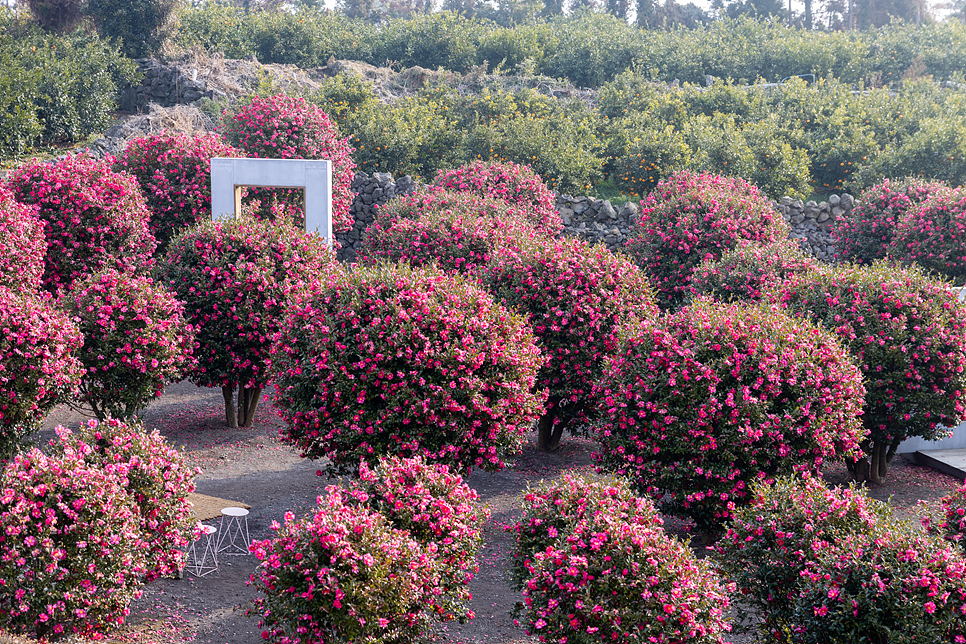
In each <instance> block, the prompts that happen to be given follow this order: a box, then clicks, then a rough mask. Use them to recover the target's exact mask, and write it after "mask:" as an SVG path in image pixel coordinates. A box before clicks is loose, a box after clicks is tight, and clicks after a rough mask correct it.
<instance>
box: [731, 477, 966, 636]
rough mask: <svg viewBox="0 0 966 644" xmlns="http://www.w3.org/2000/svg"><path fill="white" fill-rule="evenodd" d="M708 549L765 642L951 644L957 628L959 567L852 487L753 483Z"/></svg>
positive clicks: (964, 595) (965, 599) (962, 580)
mask: <svg viewBox="0 0 966 644" xmlns="http://www.w3.org/2000/svg"><path fill="white" fill-rule="evenodd" d="M715 550H716V551H717V553H716V554H717V556H716V558H717V560H718V564H719V565H720V566H721V568H722V571H723V573H724V574H725V575H726V576H728V577H730V578H731V579H733V580H734V581H735V583H736V586H737V589H738V590H739V591H740V592H741V593H742V595H743V599H744V601H745V602H746V603H747V604H749V605H750V607H751V608H752V609H753V610H755V613H756V614H757V615H758V619H759V620H760V623H761V626H760V628H761V629H762V630H763V631H765V632H764V633H759V634H760V635H764V636H766V637H768V639H769V640H773V641H783V642H794V643H796V644H797V643H802V644H806V643H808V644H818V643H820V642H821V643H825V642H828V643H832V644H847V643H851V642H855V641H856V637H857V636H859V637H860V638H861V639H862V640H863V641H869V642H893V641H902V642H912V641H916V642H920V641H921V642H956V641H960V640H962V635H961V634H962V633H964V632H966V612H964V611H963V609H962V606H964V605H966V561H964V560H963V558H962V556H961V555H959V554H957V553H956V552H955V551H954V550H953V548H951V547H950V546H949V545H948V544H944V543H943V541H942V540H941V539H939V538H936V537H929V536H927V535H924V534H922V533H921V532H919V531H917V530H914V529H913V528H912V526H910V525H908V524H906V523H903V522H901V521H899V520H897V519H896V518H895V517H894V516H893V515H892V511H891V509H890V508H889V506H888V505H886V504H885V503H882V502H880V501H876V500H874V499H869V498H868V497H867V496H866V495H865V493H864V492H861V491H857V490H854V489H839V490H829V489H826V488H825V487H824V486H823V485H822V484H821V483H820V482H819V481H818V480H815V479H806V480H804V481H799V480H793V479H782V480H779V481H777V482H776V483H775V484H774V485H771V486H765V485H762V486H756V488H755V490H754V500H753V501H752V502H751V504H749V505H748V506H746V507H743V508H738V509H737V510H736V511H735V513H734V516H733V518H732V520H731V522H730V524H729V526H728V531H727V533H726V534H725V536H724V537H723V538H722V539H721V540H720V541H719V542H718V543H717V544H716V546H715ZM957 638H958V639H957Z"/></svg>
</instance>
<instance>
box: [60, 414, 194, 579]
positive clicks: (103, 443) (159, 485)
mask: <svg viewBox="0 0 966 644" xmlns="http://www.w3.org/2000/svg"><path fill="white" fill-rule="evenodd" d="M56 432H57V439H56V440H52V441H51V442H50V448H51V449H50V452H51V453H52V454H55V455H63V456H65V457H71V458H73V457H81V458H83V459H84V461H85V462H86V463H87V464H88V466H90V467H97V468H100V469H103V470H104V471H105V472H107V473H108V474H110V475H112V476H115V477H116V478H117V480H118V481H119V482H120V483H121V486H122V487H123V488H124V490H125V491H126V492H127V494H128V495H129V496H130V503H131V504H132V505H133V506H134V507H135V508H136V509H137V512H136V513H135V515H134V517H135V520H136V521H137V523H138V527H139V529H140V532H141V539H143V540H144V543H145V548H146V555H147V557H146V560H147V566H146V570H145V581H152V580H154V579H157V578H158V577H161V576H163V575H170V574H172V573H175V572H177V571H178V570H180V569H181V567H182V565H183V561H184V555H183V554H182V552H183V551H184V550H186V549H187V546H188V544H189V543H190V539H191V538H192V537H193V532H194V529H195V526H196V525H197V523H198V521H197V519H195V518H194V515H193V514H192V512H191V504H190V503H189V502H188V495H189V494H190V493H192V492H194V490H195V486H194V483H193V482H192V479H193V478H194V475H195V474H196V473H198V472H199V470H196V469H191V468H189V467H188V466H187V465H186V464H185V459H184V455H183V454H182V453H181V452H180V451H178V450H177V449H175V448H174V447H172V446H171V445H169V444H168V443H167V442H166V441H165V440H164V437H163V436H162V435H161V434H160V433H159V432H158V431H157V430H154V431H153V432H150V433H148V432H146V431H144V429H143V428H142V427H140V426H139V425H137V424H127V423H124V422H122V421H119V420H115V419H113V418H109V419H107V420H105V421H101V422H98V421H96V420H89V421H87V422H86V423H83V424H81V425H80V427H78V428H77V429H76V430H73V431H72V430H69V429H67V428H66V427H58V428H57V430H56Z"/></svg>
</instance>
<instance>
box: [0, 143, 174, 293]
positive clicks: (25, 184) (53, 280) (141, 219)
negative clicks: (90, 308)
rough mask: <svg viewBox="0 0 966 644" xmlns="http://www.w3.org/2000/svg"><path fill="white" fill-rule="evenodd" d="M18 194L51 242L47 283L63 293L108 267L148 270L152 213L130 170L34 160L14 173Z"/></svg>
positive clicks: (82, 161)
mask: <svg viewBox="0 0 966 644" xmlns="http://www.w3.org/2000/svg"><path fill="white" fill-rule="evenodd" d="M7 187H8V188H10V190H11V191H12V192H13V195H14V198H15V199H16V200H17V201H19V202H21V203H24V204H27V205H30V206H35V207H36V208H37V211H36V212H37V216H38V217H39V218H40V219H41V220H42V221H43V222H44V235H45V236H46V240H47V255H46V265H45V269H44V277H43V286H44V288H45V289H47V290H49V291H52V292H58V291H60V290H62V289H65V288H69V287H70V285H71V284H72V283H73V282H74V281H75V280H77V279H80V278H82V277H84V276H87V275H90V274H91V273H96V272H97V271H99V270H102V269H105V268H115V269H117V270H119V271H130V272H137V271H144V270H145V269H146V268H150V266H151V255H152V254H153V253H154V249H155V246H156V242H155V239H154V237H153V236H152V235H151V233H150V232H149V231H148V220H149V219H150V216H151V213H150V211H149V210H148V207H147V204H146V203H145V200H144V195H143V194H142V193H141V189H140V188H139V187H138V184H137V180H136V179H134V177H132V176H130V175H128V174H119V173H117V172H114V171H113V170H112V169H111V163H110V162H109V161H99V160H97V159H94V158H91V157H88V156H83V155H81V156H67V157H65V158H63V159H60V160H58V161H56V162H54V163H41V162H40V161H37V160H34V161H32V162H30V163H27V164H25V165H23V166H21V167H19V168H17V169H16V170H14V171H13V173H12V174H11V175H10V178H9V179H8V180H7Z"/></svg>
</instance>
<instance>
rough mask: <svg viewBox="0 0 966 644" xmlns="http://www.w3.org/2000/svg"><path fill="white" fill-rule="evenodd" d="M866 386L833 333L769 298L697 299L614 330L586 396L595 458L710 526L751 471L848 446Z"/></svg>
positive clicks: (738, 502) (757, 475)
mask: <svg viewBox="0 0 966 644" xmlns="http://www.w3.org/2000/svg"><path fill="white" fill-rule="evenodd" d="M862 394H863V388H862V378H861V375H860V372H859V370H858V368H857V367H856V366H855V364H853V362H852V361H851V359H850V357H849V354H848V352H847V351H846V350H845V349H844V348H843V347H842V346H841V345H840V344H839V343H838V342H837V341H836V340H835V337H834V336H833V335H832V334H831V333H829V332H827V331H825V330H823V329H821V328H819V327H817V326H815V325H812V324H811V323H808V322H804V321H797V320H794V319H792V318H790V317H788V316H786V315H784V314H782V313H781V312H779V311H778V310H777V308H776V307H767V306H764V305H761V304H759V305H751V304H747V305H739V304H727V305H725V304H717V303H714V302H710V301H705V300H698V301H696V302H695V303H693V304H691V305H690V306H688V307H686V308H684V309H682V310H681V311H679V312H678V313H676V314H675V315H673V316H671V317H669V318H667V319H666V320H664V321H662V322H660V323H646V324H640V323H638V324H632V325H626V326H624V327H623V328H622V329H621V333H620V346H619V348H618V350H617V352H616V353H615V354H614V355H612V356H610V357H608V358H607V359H606V363H605V366H604V372H603V375H602V377H601V379H600V381H599V385H598V386H597V387H596V388H595V390H594V393H593V395H592V397H593V398H594V399H597V400H599V401H600V402H599V405H600V415H601V419H600V421H599V423H598V424H597V426H595V428H594V429H595V431H596V437H597V439H598V441H599V442H600V448H601V451H600V453H599V454H598V455H597V459H598V462H599V464H600V466H601V467H603V468H605V469H607V470H612V471H616V472H619V473H621V474H626V475H627V476H628V477H630V479H631V481H632V482H633V483H634V485H635V486H636V487H637V489H638V490H640V491H641V492H643V493H646V494H647V495H649V496H650V497H652V498H653V499H655V500H656V501H660V504H661V505H660V507H661V510H662V511H666V512H668V513H670V514H674V515H677V516H681V517H687V518H690V519H691V520H693V521H694V523H695V526H696V527H697V529H698V530H699V531H700V532H702V533H704V534H713V533H714V532H716V531H717V530H718V529H719V527H720V525H721V524H722V523H723V522H724V521H726V520H727V519H728V517H729V516H730V514H731V512H732V511H733V508H735V507H740V506H742V505H744V504H747V503H748V502H749V501H750V499H751V496H750V491H749V485H750V484H751V483H752V482H754V481H758V480H770V479H771V478H773V477H775V476H778V475H781V474H789V473H792V472H812V473H818V472H819V469H820V468H821V466H822V463H823V462H824V461H825V460H826V459H832V458H842V457H843V456H846V455H850V454H851V455H856V454H857V453H858V448H859V441H861V440H862V439H863V438H864V436H865V430H864V429H863V428H862V424H861V422H860V421H859V420H858V418H857V416H858V414H859V412H860V410H861V408H862Z"/></svg>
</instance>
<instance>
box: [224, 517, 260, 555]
mask: <svg viewBox="0 0 966 644" xmlns="http://www.w3.org/2000/svg"><path fill="white" fill-rule="evenodd" d="M226 517H227V518H228V520H227V521H225V518H226ZM251 542H252V540H251V538H250V537H249V536H248V510H246V509H245V508H222V509H221V534H220V535H219V536H218V548H217V551H218V552H224V553H225V554H229V555H247V554H248V546H249V545H250V544H251Z"/></svg>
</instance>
